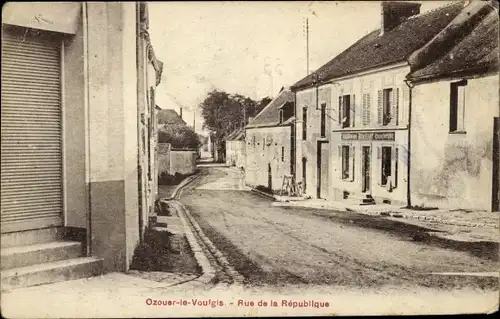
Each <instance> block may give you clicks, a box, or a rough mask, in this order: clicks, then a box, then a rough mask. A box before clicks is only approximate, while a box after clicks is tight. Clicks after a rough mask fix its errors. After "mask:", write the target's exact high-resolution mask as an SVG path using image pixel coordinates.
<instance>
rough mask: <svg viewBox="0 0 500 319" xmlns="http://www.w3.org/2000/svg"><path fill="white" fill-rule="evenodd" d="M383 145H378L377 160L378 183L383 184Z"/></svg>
mask: <svg viewBox="0 0 500 319" xmlns="http://www.w3.org/2000/svg"><path fill="white" fill-rule="evenodd" d="M381 158H382V147H381V146H377V162H376V163H375V174H376V175H375V176H377V175H378V177H377V184H378V185H382V160H381Z"/></svg>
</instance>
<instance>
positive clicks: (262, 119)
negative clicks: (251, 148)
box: [246, 88, 295, 128]
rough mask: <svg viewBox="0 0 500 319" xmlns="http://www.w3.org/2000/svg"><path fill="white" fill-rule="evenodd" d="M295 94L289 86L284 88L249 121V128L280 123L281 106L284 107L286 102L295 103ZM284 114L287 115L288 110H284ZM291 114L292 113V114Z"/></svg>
mask: <svg viewBox="0 0 500 319" xmlns="http://www.w3.org/2000/svg"><path fill="white" fill-rule="evenodd" d="M294 101H295V94H294V93H293V92H292V91H290V89H289V88H285V89H283V90H282V91H281V92H280V93H279V94H278V96H277V97H276V98H275V99H274V100H272V101H271V102H269V104H268V105H266V107H265V108H264V109H262V111H260V113H259V114H257V116H255V118H254V119H253V120H252V121H250V123H248V125H247V126H246V127H247V128H252V127H262V126H273V125H279V121H280V107H282V106H283V105H284V104H285V103H294ZM284 114H285V115H284V116H286V112H284ZM290 116H291V114H290ZM290 116H288V117H286V118H284V119H283V121H284V122H285V121H286V120H288V119H289V117H290Z"/></svg>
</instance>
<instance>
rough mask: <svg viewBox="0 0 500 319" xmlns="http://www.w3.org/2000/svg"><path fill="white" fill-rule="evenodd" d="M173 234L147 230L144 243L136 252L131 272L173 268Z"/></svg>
mask: <svg viewBox="0 0 500 319" xmlns="http://www.w3.org/2000/svg"><path fill="white" fill-rule="evenodd" d="M170 236H171V234H170V233H169V232H166V231H157V230H153V229H151V228H146V231H145V233H144V241H143V242H142V243H140V244H139V245H138V246H137V248H136V249H135V251H134V257H133V258H132V264H131V265H130V269H131V270H140V271H162V270H164V269H166V268H170V267H171V261H170V260H171V258H169V256H170V255H172V250H171V240H170Z"/></svg>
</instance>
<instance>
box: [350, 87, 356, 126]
mask: <svg viewBox="0 0 500 319" xmlns="http://www.w3.org/2000/svg"><path fill="white" fill-rule="evenodd" d="M350 111H351V114H350V116H351V123H350V124H351V127H354V126H355V122H356V96H355V95H354V94H353V95H351V107H350Z"/></svg>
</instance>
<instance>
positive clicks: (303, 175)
mask: <svg viewBox="0 0 500 319" xmlns="http://www.w3.org/2000/svg"><path fill="white" fill-rule="evenodd" d="M306 174H307V159H306V158H305V157H302V182H303V185H304V186H303V190H302V191H303V192H305V191H306V181H307V175H306Z"/></svg>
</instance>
